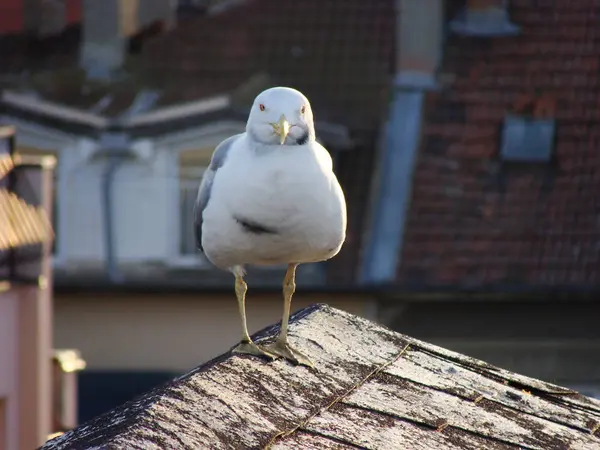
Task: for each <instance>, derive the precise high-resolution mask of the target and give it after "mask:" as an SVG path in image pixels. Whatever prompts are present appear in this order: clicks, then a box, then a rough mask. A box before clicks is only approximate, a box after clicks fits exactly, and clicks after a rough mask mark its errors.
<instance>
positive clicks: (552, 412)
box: [42, 305, 600, 450]
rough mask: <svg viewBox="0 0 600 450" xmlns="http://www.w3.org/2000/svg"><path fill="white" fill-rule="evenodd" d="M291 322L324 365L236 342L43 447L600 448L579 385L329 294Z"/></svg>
mask: <svg viewBox="0 0 600 450" xmlns="http://www.w3.org/2000/svg"><path fill="white" fill-rule="evenodd" d="M276 332H278V327H275V326H273V327H270V328H268V329H266V330H263V331H262V332H260V333H258V334H257V335H256V336H255V337H256V338H257V340H259V341H260V340H264V339H270V338H272V337H273V336H274V335H275V333H276ZM290 333H291V336H290V340H291V341H292V342H293V344H295V345H297V346H299V347H301V348H302V349H303V351H305V352H306V353H307V354H308V355H309V356H310V358H311V359H312V360H313V361H314V362H315V366H316V369H309V368H305V367H295V366H292V365H291V364H289V363H287V362H284V361H282V360H278V361H276V362H274V363H267V362H265V361H263V360H261V359H258V358H254V357H249V356H233V355H231V354H230V353H227V354H224V355H222V356H220V357H218V358H216V359H215V360H213V361H211V362H209V363H207V364H204V365H203V366H200V367H198V368H197V369H194V370H192V371H191V372H190V373H188V374H186V375H183V376H182V377H179V378H177V379H175V380H173V381H172V382H171V383H169V384H167V385H165V386H163V387H160V388H157V389H155V390H154V391H151V392H149V393H148V394H146V395H144V396H142V397H140V398H138V399H137V400H134V401H132V402H129V403H126V404H124V405H122V406H120V407H118V408H116V409H114V410H113V411H110V412H108V413H106V414H104V415H102V416H100V417H98V418H96V419H94V420H92V421H90V422H88V423H85V424H83V425H81V426H80V427H78V428H76V429H75V430H73V431H70V432H68V433H66V434H64V435H62V436H60V437H58V438H56V439H54V440H52V441H49V442H48V443H46V445H44V446H43V447H42V448H43V449H45V450H57V449H67V448H69V449H72V448H77V449H91V448H115V449H116V448H127V449H144V450H147V449H164V448H169V449H180V448H181V449H200V448H211V449H258V448H271V449H278V450H282V449H297V448H302V449H334V448H335V449H385V450H390V449H419V450H425V449H436V450H439V449H456V450H459V449H461V450H462V449H487V450H492V449H517V448H519V449H528V450H531V449H539V450H552V449H570V450H575V449H581V450H584V449H585V450H593V449H600V436H599V434H600V431H599V428H600V401H598V400H593V399H590V398H587V397H584V396H582V395H580V394H578V393H576V392H574V391H572V390H569V389H566V388H562V387H559V386H555V385H552V384H549V383H545V382H542V381H539V380H535V379H532V378H528V377H524V376H521V375H517V374H515V373H512V372H508V371H506V370H503V369H500V368H497V367H494V366H491V365H489V364H487V363H485V362H482V361H478V360H475V359H472V358H469V357H467V356H463V355H460V354H457V353H454V352H451V351H448V350H445V349H443V348H440V347H436V346H434V345H430V344H428V343H425V342H422V341H419V340H416V339H413V338H411V337H408V336H404V335H401V334H398V333H395V332H392V331H390V330H388V329H387V328H385V327H383V326H380V325H377V324H375V323H373V322H369V321H367V320H365V319H362V318H359V317H356V316H353V315H350V314H348V313H345V312H343V311H340V310H337V309H333V308H330V307H328V306H325V305H316V306H312V307H309V308H306V309H304V310H302V311H299V312H298V313H296V314H295V315H294V317H293V319H292V323H291V326H290Z"/></svg>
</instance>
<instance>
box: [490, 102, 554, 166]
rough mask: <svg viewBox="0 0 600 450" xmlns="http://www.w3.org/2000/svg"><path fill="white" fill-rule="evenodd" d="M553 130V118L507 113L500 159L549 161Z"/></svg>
mask: <svg viewBox="0 0 600 450" xmlns="http://www.w3.org/2000/svg"><path fill="white" fill-rule="evenodd" d="M554 131H555V120H554V119H551V118H535V117H530V116H526V115H523V116H520V115H511V114H509V115H507V116H506V118H505V119H504V125H503V129H502V142H501V144H500V157H501V159H502V161H506V162H524V163H547V162H549V161H550V160H551V159H552V155H553V152H554Z"/></svg>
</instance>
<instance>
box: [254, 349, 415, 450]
mask: <svg viewBox="0 0 600 450" xmlns="http://www.w3.org/2000/svg"><path fill="white" fill-rule="evenodd" d="M410 345H411V344H406V345H405V346H404V347H403V348H402V350H400V351H399V352H398V354H397V355H394V356H393V357H392V358H390V360H389V361H386V362H385V363H383V364H380V365H379V366H377V367H375V368H374V369H373V370H372V371H371V372H369V373H368V374H367V375H366V376H365V377H363V378H362V379H361V380H359V381H358V382H357V383H356V384H355V385H353V386H351V387H350V388H348V389H347V390H346V391H345V392H344V393H343V394H341V395H339V396H338V397H336V398H334V399H333V400H332V401H331V402H329V404H327V405H325V407H321V408H319V410H318V411H315V413H314V414H311V415H309V416H308V417H306V418H305V419H304V420H301V421H300V422H298V424H296V425H295V426H294V427H293V428H291V429H290V430H288V431H280V432H279V433H277V434H275V435H273V437H272V438H271V440H270V441H269V442H268V443H267V445H266V446H265V450H268V449H270V448H271V446H273V445H274V444H275V443H276V441H277V440H278V439H280V438H284V437H286V436H289V435H291V434H294V433H295V432H296V431H297V430H298V429H300V428H302V427H304V426H305V425H306V424H308V423H309V422H310V421H311V420H312V419H313V418H314V417H316V416H318V415H319V414H321V413H323V412H325V411H328V410H329V409H330V408H332V407H333V406H334V405H336V404H338V403H339V402H340V401H342V400H343V399H344V398H346V397H348V396H349V395H350V394H352V393H353V392H354V391H356V390H357V389H358V388H360V387H361V386H363V385H364V384H365V383H366V382H367V381H369V380H370V379H371V378H372V377H374V376H375V375H378V374H379V373H381V372H382V371H383V370H384V369H385V368H386V367H388V366H390V365H392V364H394V363H395V362H396V361H398V360H399V359H400V358H401V357H402V356H403V355H404V354H405V353H406V352H407V351H408V349H409V348H410Z"/></svg>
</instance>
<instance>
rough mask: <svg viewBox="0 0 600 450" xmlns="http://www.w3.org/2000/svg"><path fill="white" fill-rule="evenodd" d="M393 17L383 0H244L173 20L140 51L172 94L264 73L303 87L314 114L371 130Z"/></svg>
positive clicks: (378, 111) (200, 91)
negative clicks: (212, 11) (205, 13)
mask: <svg viewBox="0 0 600 450" xmlns="http://www.w3.org/2000/svg"><path fill="white" fill-rule="evenodd" d="M394 19H395V15H394V2H393V1H389V0H384V1H378V2H363V1H358V0H352V1H341V0H337V1H328V2H323V1H321V0H305V1H301V2H298V1H294V0H283V1H282V0H277V1H276V0H260V1H257V0H248V1H246V2H245V3H243V4H241V5H240V6H237V7H235V8H231V9H228V10H227V11H226V12H224V13H222V14H218V15H215V16H206V17H198V18H192V19H189V20H187V21H185V22H182V23H180V24H179V25H178V27H177V28H176V29H174V30H173V31H172V32H171V33H169V34H168V35H166V36H160V37H158V38H157V39H156V40H155V41H154V42H150V43H148V45H146V47H145V49H144V53H145V54H146V55H147V58H146V63H147V64H148V66H147V67H148V68H149V69H150V70H151V71H152V72H155V73H158V74H161V75H162V79H164V80H169V83H170V84H169V85H165V87H166V89H167V92H166V95H172V96H173V97H174V98H177V97H179V98H187V99H190V98H194V97H202V96H205V95H207V93H220V92H223V91H228V92H229V91H232V90H233V89H235V88H237V87H238V86H240V85H241V84H243V83H244V82H245V81H247V80H248V79H250V78H251V77H252V76H255V75H259V74H265V73H266V74H268V75H269V76H270V77H271V79H272V80H273V82H274V83H275V84H278V85H289V86H292V87H296V88H297V89H300V90H301V91H303V92H305V93H306V94H307V96H308V97H309V98H310V99H311V101H312V103H313V104H314V105H313V106H314V109H315V111H316V113H317V115H319V114H320V116H319V117H318V119H320V120H327V121H329V122H336V123H343V124H346V125H351V126H352V127H353V128H355V129H356V128H358V129H364V128H366V129H372V128H373V127H376V126H377V125H378V124H379V120H380V118H381V115H382V113H385V106H386V105H387V99H388V89H389V80H390V77H391V75H392V73H393V69H392V62H393V54H394V51H393V50H394V49H393V45H394ZM357 24H358V25H357ZM182 87H183V88H182ZM324 116H327V117H324Z"/></svg>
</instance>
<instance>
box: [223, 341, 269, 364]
mask: <svg viewBox="0 0 600 450" xmlns="http://www.w3.org/2000/svg"><path fill="white" fill-rule="evenodd" d="M231 351H232V353H239V354H246V355H253V356H258V357H260V358H266V359H268V360H269V361H273V360H274V359H276V358H277V356H275V355H274V354H272V353H270V352H268V351H265V350H263V349H262V348H260V347H259V346H258V345H256V344H255V343H254V342H240V343H239V345H238V346H237V347H235V348H234V349H233V350H231Z"/></svg>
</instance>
